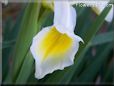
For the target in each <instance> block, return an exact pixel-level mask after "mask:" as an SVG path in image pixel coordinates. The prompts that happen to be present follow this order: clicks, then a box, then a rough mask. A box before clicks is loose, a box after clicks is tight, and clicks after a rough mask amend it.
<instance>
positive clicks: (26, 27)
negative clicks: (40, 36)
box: [12, 3, 40, 81]
mask: <svg viewBox="0 0 114 86" xmlns="http://www.w3.org/2000/svg"><path fill="white" fill-rule="evenodd" d="M39 11H40V4H38V3H29V4H28V6H27V8H26V11H25V13H24V16H23V19H22V22H21V30H20V33H19V36H18V38H17V42H16V47H15V50H14V55H13V57H14V58H15V59H14V61H13V62H14V64H13V66H14V68H13V73H12V74H13V81H15V78H16V77H17V74H18V72H19V70H20V67H21V65H22V63H23V60H24V57H25V56H26V53H27V51H28V50H29V47H30V44H31V42H32V38H33V36H34V35H35V34H36V33H37V21H38V15H39Z"/></svg>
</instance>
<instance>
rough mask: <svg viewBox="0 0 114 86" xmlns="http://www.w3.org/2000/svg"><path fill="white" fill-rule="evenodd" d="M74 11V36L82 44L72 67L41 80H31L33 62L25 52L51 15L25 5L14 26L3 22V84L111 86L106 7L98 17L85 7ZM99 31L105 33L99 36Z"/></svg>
mask: <svg viewBox="0 0 114 86" xmlns="http://www.w3.org/2000/svg"><path fill="white" fill-rule="evenodd" d="M74 7H75V9H76V11H77V24H76V28H75V34H78V35H79V36H80V37H82V38H83V40H84V42H85V43H84V44H82V43H81V44H80V49H79V51H78V53H77V54H76V56H75V57H76V58H75V62H74V65H72V66H70V67H67V68H65V69H64V70H62V71H60V70H57V71H55V72H54V73H52V74H48V75H47V76H46V77H45V78H43V79H41V80H37V79H35V77H34V70H35V68H34V66H35V65H34V59H33V57H32V55H31V52H30V51H29V48H30V45H31V42H32V38H33V36H34V35H35V34H37V33H38V32H39V31H40V30H41V29H42V27H46V26H50V25H52V24H53V12H52V11H51V10H49V9H46V8H43V7H42V6H41V5H40V4H35V3H29V4H27V6H26V7H25V8H23V9H22V10H21V11H20V13H19V14H18V17H17V18H16V22H15V24H13V25H12V23H13V22H12V17H9V18H8V19H7V20H6V21H5V24H4V26H3V43H2V46H3V47H2V52H3V53H2V58H3V59H2V64H3V65H2V67H3V70H2V73H3V76H2V78H3V80H2V83H3V84H83V83H85V84H88V83H94V84H95V83H99V84H101V83H113V76H112V73H113V66H112V63H113V61H112V59H114V58H113V57H114V56H113V41H114V39H113V34H114V30H113V29H114V19H113V21H112V22H111V23H108V22H106V21H105V20H104V19H105V16H106V15H107V13H108V12H109V10H110V7H107V8H105V10H104V11H103V12H102V13H101V15H99V16H97V15H95V14H94V12H93V11H92V10H91V8H89V7H76V6H75V5H74ZM103 26H105V28H104V27H103ZM102 29H106V31H105V32H100V31H101V30H102ZM99 77H100V81H98V78H99Z"/></svg>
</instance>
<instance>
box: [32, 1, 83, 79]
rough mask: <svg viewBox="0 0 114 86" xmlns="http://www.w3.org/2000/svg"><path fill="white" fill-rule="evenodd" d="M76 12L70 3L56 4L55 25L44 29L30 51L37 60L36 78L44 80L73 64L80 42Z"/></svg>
mask: <svg viewBox="0 0 114 86" xmlns="http://www.w3.org/2000/svg"><path fill="white" fill-rule="evenodd" d="M75 25H76V11H75V9H74V8H73V7H72V6H70V4H69V3H68V1H55V2H54V24H53V25H52V26H49V27H45V28H43V29H42V30H41V31H40V32H39V33H38V34H37V35H36V36H35V37H34V38H33V42H32V45H31V47H30V50H31V52H32V55H33V57H34V59H35V77H36V78H37V79H41V78H43V77H44V76H45V75H47V74H49V73H52V72H53V71H55V70H58V69H59V70H63V69H64V68H65V67H68V66H70V65H72V64H73V61H74V57H75V54H76V53H77V51H78V48H79V42H80V41H82V42H83V40H82V39H81V38H80V37H79V36H77V35H75V34H74V28H75Z"/></svg>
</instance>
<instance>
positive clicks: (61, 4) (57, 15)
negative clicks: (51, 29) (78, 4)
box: [54, 0, 76, 33]
mask: <svg viewBox="0 0 114 86" xmlns="http://www.w3.org/2000/svg"><path fill="white" fill-rule="evenodd" d="M75 25H76V11H75V9H74V8H73V7H72V6H71V5H70V4H69V2H68V1H64V0H63V1H55V2H54V26H56V27H57V29H58V30H59V31H60V32H62V33H65V31H66V30H67V31H70V32H73V31H74V28H75ZM60 27H62V28H60Z"/></svg>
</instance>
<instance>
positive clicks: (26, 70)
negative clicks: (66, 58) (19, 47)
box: [16, 52, 34, 84]
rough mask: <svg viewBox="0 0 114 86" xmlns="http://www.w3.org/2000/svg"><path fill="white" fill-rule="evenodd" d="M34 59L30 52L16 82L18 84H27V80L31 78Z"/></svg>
mask: <svg viewBox="0 0 114 86" xmlns="http://www.w3.org/2000/svg"><path fill="white" fill-rule="evenodd" d="M33 62H34V59H33V57H32V55H31V53H30V52H28V54H27V56H26V57H25V60H24V62H23V65H22V67H21V69H20V73H19V76H18V78H17V80H16V84H26V81H27V79H28V78H29V76H30V74H31V71H32V67H33Z"/></svg>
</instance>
